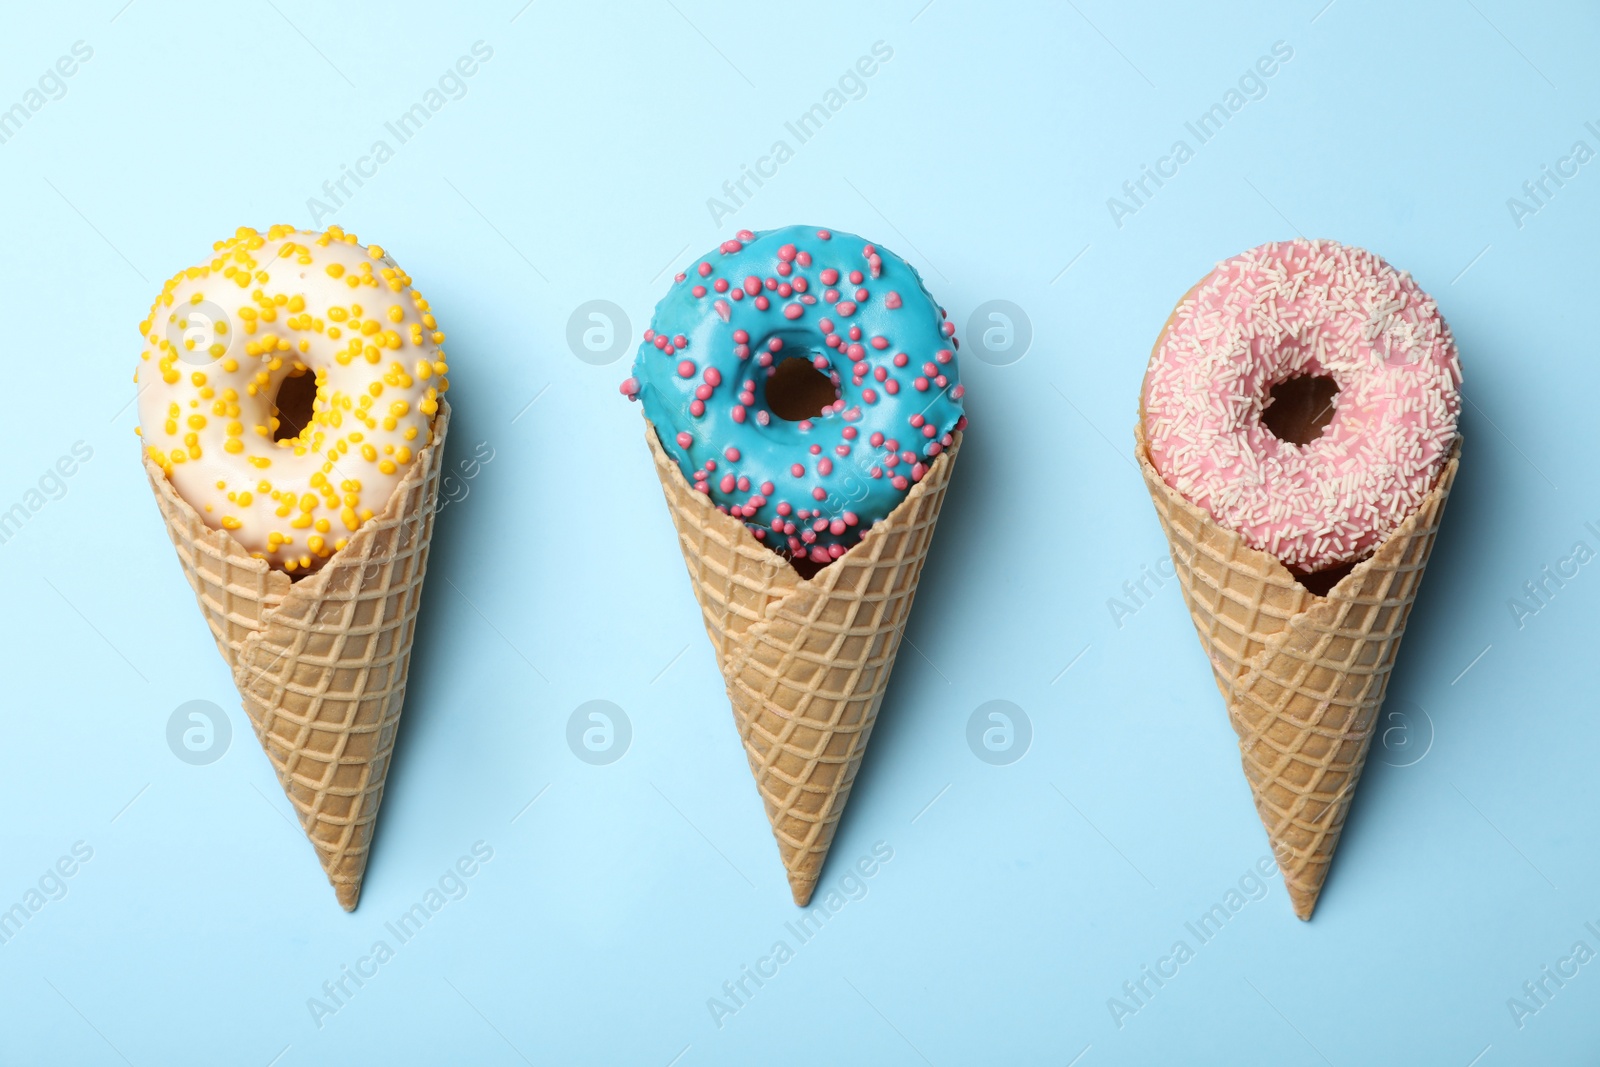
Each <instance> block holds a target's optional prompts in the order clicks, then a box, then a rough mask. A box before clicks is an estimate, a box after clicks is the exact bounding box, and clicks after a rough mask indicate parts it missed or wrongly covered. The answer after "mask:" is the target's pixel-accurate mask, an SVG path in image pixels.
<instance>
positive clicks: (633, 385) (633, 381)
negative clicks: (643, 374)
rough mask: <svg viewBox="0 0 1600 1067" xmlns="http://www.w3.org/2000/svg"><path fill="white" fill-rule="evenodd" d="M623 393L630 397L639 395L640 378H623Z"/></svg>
mask: <svg viewBox="0 0 1600 1067" xmlns="http://www.w3.org/2000/svg"><path fill="white" fill-rule="evenodd" d="M622 395H623V396H625V397H629V398H632V397H635V396H638V395H639V379H637V378H625V379H623V382H622Z"/></svg>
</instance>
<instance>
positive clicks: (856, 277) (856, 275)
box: [850, 270, 866, 285]
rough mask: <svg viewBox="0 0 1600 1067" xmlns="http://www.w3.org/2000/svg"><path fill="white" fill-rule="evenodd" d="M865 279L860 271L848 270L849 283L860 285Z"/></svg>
mask: <svg viewBox="0 0 1600 1067" xmlns="http://www.w3.org/2000/svg"><path fill="white" fill-rule="evenodd" d="M865 280H866V279H865V276H864V275H863V274H862V273H861V272H860V271H858V270H853V271H851V272H850V284H851V285H860V284H861V283H862V282H863V281H865Z"/></svg>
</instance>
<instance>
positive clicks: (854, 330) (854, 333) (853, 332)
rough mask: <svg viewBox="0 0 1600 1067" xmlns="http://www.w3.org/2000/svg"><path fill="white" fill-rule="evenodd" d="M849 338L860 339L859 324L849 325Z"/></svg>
mask: <svg viewBox="0 0 1600 1067" xmlns="http://www.w3.org/2000/svg"><path fill="white" fill-rule="evenodd" d="M850 340H852V341H859V340H861V327H860V326H857V325H851V327H850Z"/></svg>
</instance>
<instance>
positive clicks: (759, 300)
mask: <svg viewBox="0 0 1600 1067" xmlns="http://www.w3.org/2000/svg"><path fill="white" fill-rule="evenodd" d="M771 306H772V301H770V300H768V299H767V298H766V297H764V296H758V297H756V309H757V310H759V311H765V310H767V308H769V307H771Z"/></svg>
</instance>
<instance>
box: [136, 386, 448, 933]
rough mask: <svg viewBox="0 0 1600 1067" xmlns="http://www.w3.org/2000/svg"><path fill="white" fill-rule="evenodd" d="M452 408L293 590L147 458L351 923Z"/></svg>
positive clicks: (243, 692) (225, 650)
mask: <svg viewBox="0 0 1600 1067" xmlns="http://www.w3.org/2000/svg"><path fill="white" fill-rule="evenodd" d="M449 423H450V409H449V405H447V404H444V403H442V402H441V403H440V405H439V413H438V415H437V416H436V417H435V418H434V427H433V441H432V442H431V443H430V444H429V445H428V447H426V448H424V449H423V450H422V451H421V452H419V453H417V457H416V460H415V461H414V462H413V463H412V466H411V469H410V471H409V472H408V473H407V474H406V477H405V479H404V480H403V481H401V483H400V485H399V486H398V487H396V489H395V491H394V495H393V496H391V497H390V498H389V502H388V504H387V505H386V506H385V507H384V510H383V513H382V514H381V515H379V516H377V517H376V518H374V519H373V520H372V521H370V522H368V523H366V524H365V525H363V526H362V527H361V529H360V530H358V531H356V533H355V535H354V536H353V537H351V538H350V540H349V542H348V543H347V544H346V545H345V547H344V548H342V549H340V550H339V551H338V552H336V553H334V555H333V557H332V558H331V559H329V560H328V562H327V563H326V564H324V565H323V567H322V569H321V570H319V571H317V572H316V573H314V574H312V575H310V576H309V577H306V578H303V579H301V580H300V581H297V582H291V581H290V579H289V576H288V575H287V574H285V573H283V572H282V571H279V570H274V569H272V568H270V567H268V566H267V564H266V562H265V561H263V560H259V559H253V558H251V556H250V554H249V553H248V552H246V551H245V550H244V548H243V547H242V546H241V545H240V544H239V543H238V542H237V541H235V540H234V539H233V538H232V537H231V536H229V535H228V533H227V532H226V531H223V530H213V529H211V528H210V527H209V526H207V525H206V524H205V523H204V521H202V520H201V518H200V516H199V515H198V514H197V513H196V512H195V510H194V509H193V508H192V507H190V506H189V505H188V504H187V503H186V502H185V501H184V500H183V499H182V498H181V497H179V496H178V494H177V493H176V492H174V491H173V488H172V483H171V482H169V481H168V480H167V478H166V477H165V475H163V474H162V472H161V468H160V467H157V466H155V465H154V464H153V463H151V462H150V460H149V459H148V457H147V458H146V459H145V473H146V474H147V475H148V476H149V478H150V485H151V488H152V489H153V490H154V491H155V496H156V503H157V505H158V506H159V507H160V509H161V517H162V518H163V519H164V520H165V521H166V524H167V535H168V536H169V537H170V538H171V539H172V545H173V547H174V548H176V549H177V551H178V561H179V562H180V563H181V564H182V566H183V571H184V573H185V574H186V575H187V576H188V578H189V585H190V586H191V587H192V588H193V589H194V593H195V598H196V599H197V600H198V601H199V604H200V610H201V612H202V613H203V614H204V616H205V620H206V624H207V625H208V626H210V628H211V634H212V636H213V637H214V638H216V642H217V649H218V651H220V652H221V653H222V657H223V659H225V660H227V662H228V666H229V667H230V668H231V669H232V671H233V680H234V684H235V685H236V686H237V687H238V689H239V695H240V697H241V698H242V700H243V702H244V710H245V713H246V714H247V715H248V716H249V717H250V724H251V726H253V727H254V728H255V733H256V737H257V739H258V740H259V741H260V742H261V747H262V748H264V749H265V750H266V753H267V757H268V758H269V759H270V760H271V761H272V766H273V769H274V770H275V771H277V773H278V781H279V783H280V784H281V785H282V786H283V791H284V792H285V793H286V794H287V795H288V797H289V801H290V803H292V804H293V805H294V808H295V811H296V812H297V813H298V814H299V816H300V825H301V827H302V828H303V829H304V830H305V833H306V836H307V837H309V838H310V839H311V844H312V845H313V846H314V847H315V848H316V850H317V858H318V859H319V860H320V861H321V863H322V868H323V870H324V871H326V872H327V875H328V880H329V881H330V882H331V883H332V884H333V888H334V892H335V894H336V895H337V896H338V898H339V903H340V904H341V905H343V907H344V909H345V910H346V911H354V910H355V906H356V900H357V899H358V898H359V897H360V895H361V878H362V875H363V874H364V873H365V871H366V867H367V853H368V850H369V849H370V848H371V845H372V833H373V828H374V825H375V823H376V821H377V817H378V805H379V803H380V802H381V801H382V800H383V785H384V780H385V779H386V778H387V776H388V773H389V759H390V756H391V754H392V753H393V751H394V740H395V733H396V731H397V729H398V727H399V724H400V710H401V707H402V705H403V704H404V702H405V694H406V673H407V670H408V668H409V667H410V663H411V642H412V638H413V635H414V633H415V630H416V619H417V609H418V606H419V605H420V603H421V601H422V583H423V578H424V577H425V575H426V572H427V566H428V545H429V542H430V540H431V539H432V537H433V516H434V512H435V502H436V500H437V499H438V495H439V476H440V469H441V467H442V465H443V463H442V457H443V451H444V440H445V433H446V431H447V430H448V429H449Z"/></svg>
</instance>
